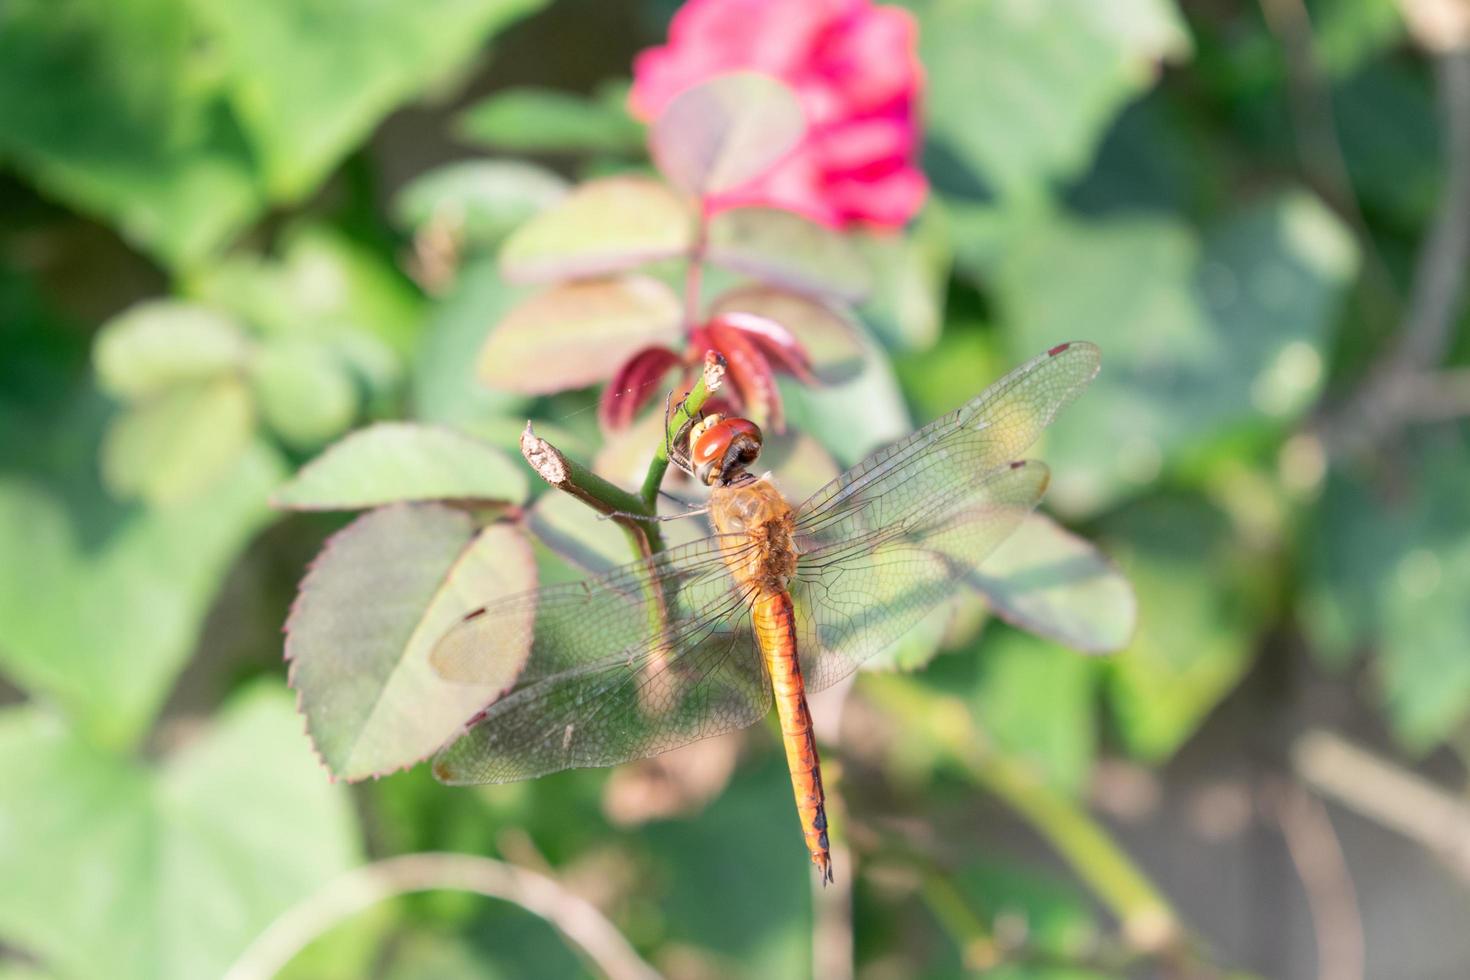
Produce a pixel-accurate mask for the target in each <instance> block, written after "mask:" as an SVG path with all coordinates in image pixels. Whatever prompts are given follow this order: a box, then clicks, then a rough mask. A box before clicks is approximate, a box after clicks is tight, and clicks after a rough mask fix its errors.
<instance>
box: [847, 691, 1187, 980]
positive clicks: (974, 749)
mask: <svg viewBox="0 0 1470 980" xmlns="http://www.w3.org/2000/svg"><path fill="white" fill-rule="evenodd" d="M865 691H866V692H867V693H868V694H869V695H870V696H872V697H873V698H874V700H876V701H877V702H878V703H879V704H880V705H882V706H883V707H884V708H886V709H887V710H888V711H889V712H890V713H892V714H893V715H895V716H897V717H898V718H899V719H900V720H901V721H903V722H904V723H905V724H904V727H905V728H906V729H908V730H910V731H913V732H915V733H916V734H918V733H922V734H923V735H927V736H928V738H929V739H930V740H931V741H932V742H933V743H934V744H935V745H936V747H938V748H939V749H940V751H941V752H942V753H943V754H945V755H947V756H949V757H951V758H952V759H954V760H955V761H957V762H958V763H959V764H960V765H962V766H963V767H964V768H965V769H966V771H967V772H968V773H969V774H970V776H971V778H973V779H974V780H975V782H976V783H978V784H979V785H980V786H982V787H984V788H985V789H986V790H988V791H989V792H990V793H991V794H993V795H994V796H996V797H997V798H999V799H1000V800H1001V801H1002V802H1004V803H1005V804H1006V805H1007V806H1009V807H1010V808H1011V809H1012V810H1014V811H1015V812H1016V813H1017V814H1018V815H1020V816H1021V817H1022V819H1024V820H1025V821H1026V822H1027V823H1029V824H1030V825H1031V826H1032V827H1033V828H1034V829H1035V830H1036V832H1037V833H1039V834H1040V835H1041V836H1042V837H1044V838H1045V839H1046V841H1047V842H1048V843H1049V844H1051V846H1052V847H1053V848H1054V849H1055V850H1056V851H1057V853H1058V854H1060V855H1061V856H1062V857H1063V858H1064V859H1066V861H1067V863H1068V864H1070V865H1071V866H1072V869H1073V870H1074V871H1075V872H1076V873H1077V876H1078V877H1079V878H1081V879H1082V880H1083V881H1084V882H1085V883H1086V884H1087V885H1088V887H1089V888H1091V889H1092V890H1093V892H1094V893H1095V894H1096V895H1097V897H1098V898H1099V899H1100V900H1101V901H1102V902H1103V903H1104V904H1105V905H1107V906H1108V908H1109V909H1110V910H1111V911H1112V913H1113V914H1114V915H1115V916H1116V917H1117V918H1118V921H1119V922H1120V923H1121V924H1122V926H1123V935H1124V937H1125V938H1126V939H1127V940H1128V942H1129V944H1130V945H1131V946H1133V947H1134V948H1135V949H1140V950H1145V951H1149V952H1155V951H1161V950H1165V949H1167V948H1169V947H1173V946H1177V945H1178V944H1179V942H1180V940H1181V938H1182V935H1181V933H1182V930H1181V927H1180V924H1179V917H1178V915H1177V914H1176V913H1175V911H1174V909H1173V907H1172V906H1170V904H1169V902H1168V900H1167V899H1165V898H1164V896H1163V895H1162V894H1161V893H1160V892H1159V891H1158V889H1157V888H1155V887H1154V885H1153V883H1152V882H1150V881H1149V880H1148V878H1147V877H1146V876H1145V875H1144V874H1143V872H1142V871H1140V870H1139V869H1138V867H1137V866H1136V865H1135V864H1134V863H1133V861H1132V860H1130V859H1129V857H1128V855H1127V854H1126V853H1125V852H1124V851H1123V849H1122V848H1121V847H1119V846H1118V843H1117V842H1116V841H1114V840H1113V839H1112V838H1111V837H1110V836H1109V835H1108V833H1107V831H1106V830H1104V829H1103V828H1102V826H1101V825H1099V824H1098V823H1097V822H1096V821H1095V820H1093V819H1092V818H1091V817H1090V816H1089V815H1088V814H1087V812H1086V811H1085V810H1084V809H1082V808H1081V807H1079V806H1078V805H1077V804H1076V803H1074V802H1073V801H1072V800H1069V799H1068V798H1067V797H1065V796H1063V795H1062V794H1060V793H1058V792H1056V791H1055V790H1053V789H1051V788H1050V787H1049V786H1047V785H1046V784H1045V783H1044V782H1043V781H1042V780H1041V779H1040V778H1039V777H1038V776H1037V775H1036V774H1035V773H1034V772H1033V771H1032V770H1031V769H1030V768H1029V767H1027V766H1026V765H1025V764H1024V763H1021V762H1019V761H1017V760H1016V759H1013V758H1010V757H1008V756H1005V755H1002V754H1000V753H998V752H996V751H994V750H992V749H991V748H990V747H989V746H987V745H986V743H985V740H984V738H983V736H982V735H981V733H980V732H979V731H977V730H976V728H975V726H974V723H973V721H972V720H971V717H970V712H969V711H968V710H967V708H966V707H965V705H964V703H963V702H961V701H960V700H959V699H958V698H953V697H949V696H945V695H940V694H935V693H933V692H931V691H928V690H926V689H925V688H924V687H923V686H922V685H920V684H919V683H917V682H916V681H914V680H912V679H910V678H907V677H899V676H896V675H892V676H883V677H878V676H874V677H872V678H871V679H870V681H869V683H868V684H867V685H866V687H865Z"/></svg>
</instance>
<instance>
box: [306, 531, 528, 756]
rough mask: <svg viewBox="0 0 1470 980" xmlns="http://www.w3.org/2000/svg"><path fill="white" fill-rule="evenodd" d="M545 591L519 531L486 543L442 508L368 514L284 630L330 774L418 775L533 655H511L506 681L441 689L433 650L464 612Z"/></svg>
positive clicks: (314, 578) (335, 548)
mask: <svg viewBox="0 0 1470 980" xmlns="http://www.w3.org/2000/svg"><path fill="white" fill-rule="evenodd" d="M535 584H536V577H535V563H534V561H533V560H532V558H531V551H530V547H529V545H528V544H527V542H526V540H525V537H524V535H523V534H522V532H521V531H520V529H519V528H516V527H514V526H512V525H509V524H492V525H490V526H489V527H487V528H485V529H484V530H482V531H479V532H478V533H477V532H476V529H475V524H474V521H473V519H472V518H471V517H470V516H469V515H468V514H465V513H463V512H461V511H457V510H454V509H451V508H448V507H442V506H438V505H434V504H421V505H397V506H392V507H384V508H381V509H379V510H374V511H370V512H368V513H367V514H364V515H363V516H361V517H359V518H358V519H357V520H356V521H354V522H353V523H352V524H351V525H349V526H348V527H347V528H346V529H345V530H343V531H341V532H339V533H338V534H337V535H336V536H334V537H333V538H332V539H331V540H330V541H328V542H327V544H326V546H325V547H324V548H323V549H322V553H321V554H320V555H319V556H318V558H317V560H316V562H315V563H314V564H313V565H312V569H311V571H310V572H309V573H308V574H307V576H306V578H305V579H304V580H303V581H302V583H301V591H300V594H299V595H298V597H297V600H296V604H295V605H294V607H293V608H292V610H291V618H290V619H289V620H288V621H287V623H286V658H287V659H288V660H290V661H291V685H292V687H294V688H295V689H296V690H297V691H298V692H299V693H300V695H301V702H300V703H301V710H302V712H303V713H304V714H305V715H306V719H307V728H308V731H309V732H310V734H311V738H312V742H313V743H314V744H315V745H316V748H317V751H318V752H319V753H321V757H322V760H323V761H324V762H325V763H326V764H327V766H328V767H329V768H330V769H331V771H332V773H333V774H334V775H336V776H338V777H340V778H343V779H349V780H355V779H365V778H367V777H369V776H379V775H383V774H384V773H388V772H392V771H393V770H395V769H400V768H404V767H406V766H411V765H413V764H414V763H415V762H418V761H419V760H421V759H423V758H425V757H426V756H428V755H429V754H431V753H432V752H434V750H436V749H438V748H439V747H440V746H441V745H443V744H444V742H445V741H446V740H447V739H448V738H450V737H451V736H452V735H454V734H455V733H457V732H458V731H459V730H460V728H461V726H462V725H463V724H464V722H465V721H467V720H468V719H469V717H470V716H471V715H473V714H474V713H475V712H476V711H478V710H479V709H480V708H482V707H484V706H485V705H486V704H487V703H488V702H490V701H492V700H494V699H495V697H497V696H498V695H499V694H500V693H502V691H503V690H504V689H505V688H507V687H509V686H510V684H511V682H512V681H513V680H514V679H515V676H516V675H517V674H518V673H519V672H520V669H521V666H522V664H523V662H524V659H525V655H526V654H528V653H529V652H530V651H529V649H527V650H524V651H521V655H520V656H519V657H517V656H515V654H514V652H513V651H506V652H505V654H506V655H505V658H504V661H503V663H502V664H500V666H501V667H502V668H503V673H502V674H499V675H493V676H492V675H490V674H488V673H487V674H485V675H482V676H480V677H478V678H477V681H478V680H483V681H484V683H473V684H471V683H453V682H450V681H446V680H444V679H442V678H441V677H440V676H439V674H438V673H436V672H435V670H434V669H433V668H432V667H431V666H430V665H429V659H428V658H429V652H430V651H431V650H432V649H433V646H434V644H435V643H436V642H437V641H438V639H439V637H440V636H442V635H443V634H444V632H445V631H446V630H448V629H449V627H451V626H452V625H454V623H455V622H457V621H458V620H459V618H460V617H462V616H463V615H464V614H465V613H466V612H468V611H470V610H471V609H473V608H475V607H476V606H480V605H483V604H484V603H485V602H486V601H487V600H489V599H493V598H495V597H497V596H501V595H509V594H512V593H516V592H522V591H525V590H527V589H530V588H533V587H534V586H535Z"/></svg>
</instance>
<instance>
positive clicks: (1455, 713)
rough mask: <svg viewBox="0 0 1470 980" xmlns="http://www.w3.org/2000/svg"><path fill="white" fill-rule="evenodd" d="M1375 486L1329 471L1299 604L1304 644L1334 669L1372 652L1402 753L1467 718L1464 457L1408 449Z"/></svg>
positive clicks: (1468, 468) (1454, 451) (1458, 452)
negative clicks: (1405, 462)
mask: <svg viewBox="0 0 1470 980" xmlns="http://www.w3.org/2000/svg"><path fill="white" fill-rule="evenodd" d="M1407 458H1409V459H1414V460H1415V465H1412V466H1409V467H1396V468H1395V469H1394V471H1393V473H1392V475H1391V476H1390V477H1389V478H1388V479H1386V480H1384V481H1383V482H1382V484H1380V485H1377V486H1375V485H1374V481H1372V480H1369V479H1366V478H1365V476H1366V474H1363V473H1351V472H1348V471H1340V472H1334V474H1333V476H1332V478H1331V479H1330V480H1329V481H1328V483H1327V487H1326V491H1325V493H1324V495H1323V498H1322V503H1321V506H1320V509H1319V512H1318V513H1317V515H1316V519H1315V521H1314V526H1313V528H1312V533H1311V536H1310V538H1309V541H1310V550H1309V552H1308V554H1309V556H1310V561H1309V564H1308V571H1309V576H1308V579H1307V583H1306V590H1305V592H1306V595H1305V602H1304V603H1303V612H1304V617H1303V618H1304V624H1305V626H1306V628H1307V633H1308V636H1309V637H1310V638H1311V640H1312V649H1313V652H1314V653H1316V654H1317V655H1318V656H1319V657H1320V658H1321V659H1322V660H1323V661H1324V662H1326V663H1328V664H1331V665H1333V666H1338V667H1341V666H1344V665H1346V663H1347V662H1348V660H1349V658H1350V657H1351V656H1352V655H1353V654H1354V653H1357V652H1360V651H1364V650H1371V651H1372V652H1374V653H1375V654H1376V657H1375V660H1374V665H1375V668H1376V673H1377V675H1378V681H1379V685H1380V688H1381V692H1382V693H1381V696H1382V699H1383V702H1384V706H1385V708H1386V709H1387V715H1388V721H1389V722H1390V724H1391V725H1392V727H1393V731H1394V734H1395V735H1397V736H1398V738H1399V740H1400V741H1401V742H1402V743H1403V744H1404V746H1405V747H1407V748H1408V749H1410V750H1412V751H1424V750H1426V749H1428V748H1430V747H1431V746H1433V745H1435V744H1437V743H1438V742H1440V741H1442V740H1444V739H1446V738H1449V737H1452V736H1453V734H1454V733H1455V732H1456V731H1458V730H1459V729H1460V727H1461V726H1462V725H1463V723H1464V719H1465V717H1466V715H1467V714H1470V664H1467V662H1466V658H1465V656H1464V651H1465V650H1466V649H1467V646H1466V644H1470V609H1467V607H1466V603H1465V602H1464V598H1465V595H1466V594H1467V592H1466V590H1467V588H1470V532H1467V528H1470V506H1467V502H1466V496H1465V493H1464V488H1465V480H1466V477H1467V474H1470V460H1467V458H1466V454H1465V452H1464V451H1463V450H1462V449H1460V448H1458V447H1454V448H1449V447H1445V446H1438V445H1436V446H1434V447H1433V448H1428V447H1423V446H1416V447H1414V452H1412V453H1411V454H1410V455H1409V456H1408V457H1407Z"/></svg>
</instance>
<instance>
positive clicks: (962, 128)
mask: <svg viewBox="0 0 1470 980" xmlns="http://www.w3.org/2000/svg"><path fill="white" fill-rule="evenodd" d="M915 8H916V10H917V13H918V16H919V38H920V41H919V46H920V52H919V53H920V56H921V58H922V59H923V62H924V67H925V69H926V72H925V75H926V80H927V83H928V84H927V86H926V92H925V95H926V99H927V103H928V105H927V107H926V108H927V112H926V118H927V121H928V124H929V127H930V132H931V135H932V137H933V138H934V139H935V140H936V141H937V142H939V143H941V144H942V145H943V146H945V147H946V148H947V149H949V150H950V151H951V152H953V153H955V154H957V155H958V156H960V157H961V158H962V159H963V160H964V161H965V162H967V163H968V164H969V165H970V166H971V167H972V168H973V169H974V170H975V171H976V172H977V173H978V174H979V176H980V177H981V178H982V179H983V181H985V182H986V183H987V184H988V185H990V186H991V187H992V188H995V189H998V190H1001V191H1002V192H1007V193H1009V192H1019V191H1023V190H1026V189H1028V188H1035V187H1036V186H1037V185H1038V184H1040V183H1042V182H1044V181H1046V180H1048V179H1049V178H1053V177H1069V176H1074V175H1076V174H1077V173H1079V172H1080V171H1081V170H1083V169H1084V168H1085V167H1086V166H1087V164H1088V162H1089V161H1090V160H1091V159H1092V155H1093V152H1094V150H1095V149H1096V147H1097V143H1098V141H1099V140H1100V139H1101V138H1102V135H1103V132H1104V131H1105V130H1106V128H1107V126H1108V124H1109V123H1110V122H1111V121H1112V119H1113V117H1114V115H1115V114H1116V113H1117V112H1118V111H1119V110H1120V109H1121V108H1122V107H1123V106H1124V105H1125V104H1126V103H1127V102H1128V100H1129V99H1131V98H1133V97H1134V96H1136V95H1137V94H1139V93H1140V92H1142V91H1144V90H1145V89H1147V88H1148V87H1149V86H1151V85H1152V84H1153V83H1154V80H1155V79H1156V78H1157V76H1158V72H1159V67H1158V66H1159V63H1160V62H1161V61H1165V60H1170V61H1177V60H1182V59H1183V58H1185V57H1187V56H1188V54H1189V52H1190V47H1191V43H1190V39H1189V34H1188V33H1187V31H1186V29H1185V26H1184V24H1183V22H1182V18H1181V17H1180V15H1179V12H1178V10H1177V9H1175V6H1174V4H1173V3H1170V2H1167V0H1123V2H1116V3H1109V4H1097V3H1094V2H1092V0H1039V2H1035V3H1027V4H1020V3H948V2H943V0H923V2H919V3H916V4H915ZM997 134H1004V136H998V135H997Z"/></svg>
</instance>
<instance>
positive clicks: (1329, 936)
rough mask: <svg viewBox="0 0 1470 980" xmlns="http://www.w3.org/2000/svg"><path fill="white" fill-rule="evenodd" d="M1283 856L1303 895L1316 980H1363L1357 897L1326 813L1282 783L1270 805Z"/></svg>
mask: <svg viewBox="0 0 1470 980" xmlns="http://www.w3.org/2000/svg"><path fill="white" fill-rule="evenodd" d="M1271 803H1272V806H1271V809H1272V815H1273V816H1274V817H1275V818H1276V822H1277V824H1278V825H1279V826H1280V827H1281V836H1282V837H1283V839H1285V841H1286V850H1287V853H1288V854H1290V855H1291V862H1292V864H1294V865H1295V866H1296V872H1297V877H1298V878H1300V879H1301V882H1302V888H1303V889H1304V890H1305V891H1306V893H1307V909H1308V911H1309V912H1310V913H1311V916H1312V931H1313V933H1314V935H1315V936H1316V941H1317V977H1318V980H1362V977H1363V968H1364V957H1365V950H1364V946H1363V917H1362V914H1361V912H1360V911H1359V909H1358V894H1357V890H1356V889H1355V888H1354V887H1353V879H1352V875H1351V874H1350V873H1349V872H1348V866H1347V859H1346V858H1345V857H1344V856H1343V853H1342V844H1341V842H1340V841H1339V840H1338V839H1337V832H1336V831H1335V830H1334V829H1333V827H1332V820H1331V818H1330V817H1329V816H1328V815H1327V808H1326V807H1325V806H1323V805H1322V804H1321V802H1319V801H1318V800H1316V799H1314V798H1313V797H1312V796H1311V795H1310V794H1308V793H1307V792H1306V791H1305V790H1304V789H1302V788H1301V787H1300V786H1296V785H1293V784H1286V785H1283V786H1281V787H1280V792H1279V793H1276V794H1274V799H1272V800H1271Z"/></svg>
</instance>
